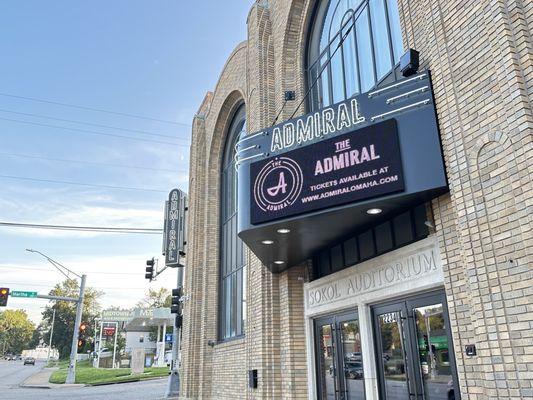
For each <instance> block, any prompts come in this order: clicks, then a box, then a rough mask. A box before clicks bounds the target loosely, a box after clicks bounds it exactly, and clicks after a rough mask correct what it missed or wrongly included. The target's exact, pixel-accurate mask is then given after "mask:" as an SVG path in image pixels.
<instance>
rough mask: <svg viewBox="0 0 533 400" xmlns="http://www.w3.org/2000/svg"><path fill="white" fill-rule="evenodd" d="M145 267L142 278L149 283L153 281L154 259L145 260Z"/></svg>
mask: <svg viewBox="0 0 533 400" xmlns="http://www.w3.org/2000/svg"><path fill="white" fill-rule="evenodd" d="M146 265H147V267H146V274H145V275H144V277H145V278H146V279H148V280H149V281H151V280H152V279H154V265H155V259H154V258H153V257H152V259H151V260H146Z"/></svg>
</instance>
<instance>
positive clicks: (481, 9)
mask: <svg viewBox="0 0 533 400" xmlns="http://www.w3.org/2000/svg"><path fill="white" fill-rule="evenodd" d="M398 3H399V7H400V15H401V21H402V28H403V40H404V46H405V48H408V47H412V48H416V49H417V50H419V51H420V53H421V58H422V59H421V61H422V64H423V66H424V67H428V68H430V69H431V70H432V76H433V83H434V91H435V97H436V105H437V111H438V115H439V125H440V131H441V138H442V144H443V151H444V157H445V162H446V167H447V174H448V179H449V183H450V193H449V194H447V195H444V196H441V197H440V198H437V199H435V200H434V201H433V202H432V204H431V208H432V211H433V214H434V220H435V226H436V229H435V230H436V235H437V237H438V238H439V243H440V249H441V255H442V259H443V264H444V276H445V282H444V284H445V289H446V293H447V297H448V306H449V311H450V320H451V325H452V334H453V339H454V345H455V348H454V351H455V355H456V358H457V364H458V365H457V368H458V373H459V379H460V386H461V393H462V396H463V399H475V400H478V399H479V400H481V399H525V398H531V397H533V389H532V382H533V305H532V304H533V274H532V269H531V258H532V257H531V255H532V250H531V249H532V248H533V243H532V242H533V235H532V232H531V216H530V215H531V202H532V198H533V195H532V193H533V188H532V185H531V162H530V160H531V158H532V142H531V133H532V128H533V115H532V107H531V97H532V96H531V93H532V88H533V61H532V59H533V50H532V41H531V28H532V26H533V5H532V4H531V2H526V1H511V0H509V1H503V0H500V1H495V0H493V1H488V0H485V1H480V0H478V1H468V0H451V1H444V0H416V1H409V0H398ZM314 4H315V1H314V0H292V1H290V0H271V1H268V2H267V1H259V2H257V3H255V4H254V5H253V6H252V8H251V10H250V14H249V17H248V39H247V41H246V42H244V43H241V44H240V45H238V46H237V48H236V49H235V51H234V52H233V53H232V55H231V56H230V57H229V59H228V62H227V64H226V66H225V67H224V70H223V71H222V74H221V77H220V80H219V82H218V84H217V86H216V88H215V90H214V92H213V93H209V94H208V95H207V96H206V99H205V100H204V102H203V104H202V105H201V107H200V109H199V111H198V114H197V116H196V117H195V120H194V124H193V138H192V147H191V164H190V168H191V173H190V189H189V193H190V214H191V218H190V220H189V235H190V237H189V250H188V273H187V274H186V290H187V292H188V294H189V295H190V296H191V300H190V301H189V302H187V304H186V306H185V310H184V312H185V317H184V321H185V322H184V330H183V346H182V347H183V366H182V377H183V380H182V389H181V394H182V397H183V398H184V399H276V400H277V399H306V398H307V373H306V370H307V369H306V368H307V364H306V357H307V354H306V348H305V340H304V339H305V332H304V320H303V290H302V285H303V280H304V279H306V278H305V269H306V267H305V266H304V265H302V266H299V267H295V268H292V269H290V270H289V271H287V272H284V273H282V274H278V275H273V274H271V273H270V272H269V271H268V270H267V269H266V268H265V267H264V266H262V265H261V263H260V262H259V261H258V260H257V259H256V258H255V257H254V255H253V254H251V253H250V252H249V251H248V252H247V259H248V266H247V277H246V279H247V299H248V307H247V310H246V315H247V326H246V335H245V337H244V338H243V339H239V340H236V341H233V342H228V343H223V344H217V345H215V346H214V347H211V346H209V345H208V341H209V340H216V335H217V332H216V327H217V309H218V304H217V302H218V296H217V292H218V258H219V249H218V234H219V232H218V230H219V218H218V216H219V210H218V208H219V175H220V160H221V154H222V148H223V143H224V139H225V134H226V131H227V128H228V124H229V122H230V119H231V116H232V112H233V111H234V110H235V108H236V107H237V105H238V104H239V102H241V101H244V102H245V103H246V107H247V124H248V129H249V131H251V132H253V131H257V130H259V129H261V128H262V127H265V126H269V125H271V124H272V121H273V120H274V118H275V117H276V115H277V114H278V112H279V111H280V110H281V109H282V105H283V92H284V91H285V90H295V91H296V93H297V101H296V102H289V103H287V105H286V106H285V108H284V109H283V111H282V112H281V116H280V121H282V120H284V119H286V118H288V117H289V116H290V115H291V114H292V112H293V109H294V107H295V106H296V104H298V103H299V100H300V99H301V98H302V96H303V95H304V93H305V80H304V75H303V68H304V57H305V38H306V35H307V29H308V25H309V21H310V19H311V15H312V11H313V7H314ZM299 112H300V113H303V112H304V109H303V107H302V109H301V110H299ZM278 122H279V121H278ZM471 343H472V344H476V345H477V348H478V356H477V357H472V358H470V357H466V356H465V355H464V352H463V349H464V346H465V345H466V344H471ZM249 369H258V371H259V388H258V389H255V390H252V389H249V388H248V385H247V370H249Z"/></svg>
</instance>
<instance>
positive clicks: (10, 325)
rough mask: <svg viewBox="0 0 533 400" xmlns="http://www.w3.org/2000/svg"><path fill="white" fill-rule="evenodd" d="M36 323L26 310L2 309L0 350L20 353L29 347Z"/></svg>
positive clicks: (0, 315)
mask: <svg viewBox="0 0 533 400" xmlns="http://www.w3.org/2000/svg"><path fill="white" fill-rule="evenodd" d="M34 330H35V325H34V324H33V323H32V322H31V321H30V320H29V319H28V314H26V311H24V310H5V311H0V350H2V351H3V353H13V354H20V353H21V352H22V350H25V349H27V348H29V344H30V341H31V339H32V335H33V332H34Z"/></svg>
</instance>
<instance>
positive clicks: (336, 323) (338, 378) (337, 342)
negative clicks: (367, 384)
mask: <svg viewBox="0 0 533 400" xmlns="http://www.w3.org/2000/svg"><path fill="white" fill-rule="evenodd" d="M353 320H356V321H357V323H358V324H359V323H360V321H359V314H358V313H357V310H352V311H345V312H341V313H336V314H329V315H326V316H323V317H319V318H316V319H314V321H313V324H314V327H313V329H314V331H315V340H314V341H315V343H314V347H315V354H316V357H315V364H316V365H315V372H316V384H317V398H319V397H320V396H322V393H323V392H322V389H323V388H322V379H321V373H322V371H321V365H320V364H321V363H320V357H321V355H322V353H321V351H320V342H319V339H320V327H321V326H324V325H330V326H331V327H332V331H331V332H332V337H331V343H332V346H333V369H334V378H333V383H334V388H335V398H336V399H340V393H344V394H345V393H346V377H345V375H344V369H343V362H342V361H343V357H344V350H343V348H342V346H341V339H342V338H341V334H340V328H339V327H340V324H341V323H343V322H346V321H353ZM359 331H361V325H360V324H359ZM341 370H342V371H341ZM363 385H364V380H363ZM363 393H364V391H363ZM343 398H345V397H343ZM319 400H321V399H319Z"/></svg>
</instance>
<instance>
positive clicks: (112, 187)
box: [0, 175, 167, 193]
mask: <svg viewBox="0 0 533 400" xmlns="http://www.w3.org/2000/svg"><path fill="white" fill-rule="evenodd" d="M0 178H5V179H15V180H20V181H31V182H44V183H57V184H62V185H74V186H85V187H95V188H104V189H116V190H134V191H139V192H155V193H167V191H166V190H157V189H146V188H138V187H128V186H112V185H99V184H96V183H82V182H72V181H59V180H54V179H39V178H30V177H26V176H14V175H0Z"/></svg>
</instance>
